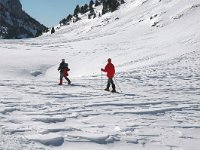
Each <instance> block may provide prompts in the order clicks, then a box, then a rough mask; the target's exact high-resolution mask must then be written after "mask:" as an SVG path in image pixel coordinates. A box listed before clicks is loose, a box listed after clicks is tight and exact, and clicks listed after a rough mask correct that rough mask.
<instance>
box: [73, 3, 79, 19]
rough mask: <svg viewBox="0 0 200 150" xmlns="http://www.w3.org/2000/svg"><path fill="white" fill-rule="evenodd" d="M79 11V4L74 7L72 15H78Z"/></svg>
mask: <svg viewBox="0 0 200 150" xmlns="http://www.w3.org/2000/svg"><path fill="white" fill-rule="evenodd" d="M80 12H81V9H80V6H79V5H77V6H76V8H75V9H74V16H75V17H78V13H80Z"/></svg>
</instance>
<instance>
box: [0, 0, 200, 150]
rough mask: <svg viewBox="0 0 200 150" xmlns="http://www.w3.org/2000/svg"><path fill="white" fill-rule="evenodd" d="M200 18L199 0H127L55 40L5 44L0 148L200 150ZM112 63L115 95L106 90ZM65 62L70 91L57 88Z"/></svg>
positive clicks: (1, 44)
mask: <svg viewBox="0 0 200 150" xmlns="http://www.w3.org/2000/svg"><path fill="white" fill-rule="evenodd" d="M98 10H100V8H97V11H98ZM199 14H200V1H199V0H127V1H126V4H124V5H122V6H121V7H120V9H119V10H118V11H116V12H114V13H109V14H106V15H104V16H102V17H101V18H95V19H91V20H88V19H86V18H87V16H82V20H81V21H79V22H77V23H75V24H71V25H69V26H65V27H61V28H60V29H57V30H56V33H55V34H53V35H50V34H46V35H43V36H42V37H40V38H37V39H29V40H1V41H0V61H1V63H0V71H1V73H0V150H29V149H31V150H52V149H55V150H88V149H91V150H199V145H200V81H199V80H200V32H199V31H200V17H199ZM109 57H111V58H112V60H113V63H114V64H115V66H116V72H117V73H116V76H115V80H114V81H115V83H117V84H116V85H117V90H118V91H119V92H120V90H121V91H122V92H120V93H116V94H112V93H110V92H105V91H104V90H102V89H104V88H105V85H106V76H105V74H103V76H102V77H101V72H100V68H101V67H103V66H104V65H105V64H106V60H107V58H109ZM62 58H65V59H66V61H67V62H68V63H69V67H70V69H71V71H70V76H69V78H70V79H71V80H72V85H70V86H69V85H67V82H64V85H63V86H59V85H58V80H59V72H58V71H57V67H58V65H59V63H60V60H61V59H62ZM101 81H102V82H101ZM119 86H120V88H119Z"/></svg>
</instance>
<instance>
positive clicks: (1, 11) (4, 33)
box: [0, 0, 47, 39]
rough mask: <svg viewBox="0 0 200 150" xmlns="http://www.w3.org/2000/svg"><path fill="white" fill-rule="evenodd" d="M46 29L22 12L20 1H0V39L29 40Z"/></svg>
mask: <svg viewBox="0 0 200 150" xmlns="http://www.w3.org/2000/svg"><path fill="white" fill-rule="evenodd" d="M46 30H47V28H46V27H45V26H44V25H41V24H40V23H39V22H38V21H36V20H35V19H33V18H32V17H30V16H29V15H28V14H27V13H26V12H25V11H23V10H22V5H21V3H20V0H0V38H3V39H14V38H29V37H36V36H39V35H41V33H42V32H44V31H46Z"/></svg>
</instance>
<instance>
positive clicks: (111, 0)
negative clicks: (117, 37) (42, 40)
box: [60, 0, 125, 25]
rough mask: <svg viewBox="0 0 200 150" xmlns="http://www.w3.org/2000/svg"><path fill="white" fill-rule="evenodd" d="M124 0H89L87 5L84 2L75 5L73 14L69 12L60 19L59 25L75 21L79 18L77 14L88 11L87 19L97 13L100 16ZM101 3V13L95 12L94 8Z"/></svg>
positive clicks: (111, 10) (115, 8)
mask: <svg viewBox="0 0 200 150" xmlns="http://www.w3.org/2000/svg"><path fill="white" fill-rule="evenodd" d="M124 3H125V1H124V0H95V2H94V1H93V0H91V1H90V3H89V5H88V4H85V5H83V6H79V5H77V6H76V8H75V9H74V13H73V15H71V14H69V15H68V16H67V17H66V18H64V19H62V20H61V21H60V25H67V24H69V22H76V21H78V20H80V18H79V17H78V14H85V13H88V12H89V13H88V19H91V18H95V17H97V15H98V16H99V17H100V16H101V14H102V15H104V14H106V13H107V12H114V11H115V10H117V9H118V7H119V6H120V4H124ZM99 5H103V9H102V13H99V14H96V12H95V10H94V8H95V7H97V6H99Z"/></svg>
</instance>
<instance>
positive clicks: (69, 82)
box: [65, 76, 71, 84]
mask: <svg viewBox="0 0 200 150" xmlns="http://www.w3.org/2000/svg"><path fill="white" fill-rule="evenodd" d="M65 79H66V80H67V82H68V84H71V81H70V80H69V78H68V77H67V76H65Z"/></svg>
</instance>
